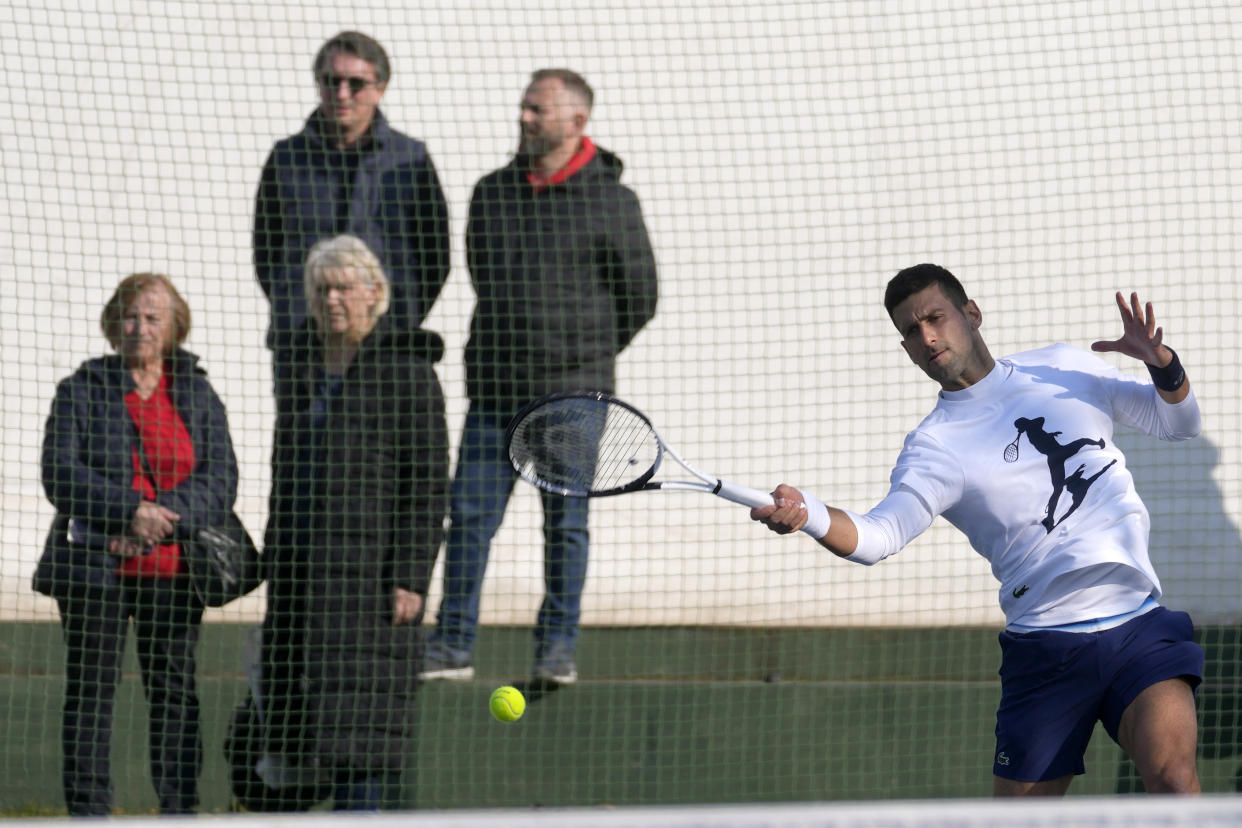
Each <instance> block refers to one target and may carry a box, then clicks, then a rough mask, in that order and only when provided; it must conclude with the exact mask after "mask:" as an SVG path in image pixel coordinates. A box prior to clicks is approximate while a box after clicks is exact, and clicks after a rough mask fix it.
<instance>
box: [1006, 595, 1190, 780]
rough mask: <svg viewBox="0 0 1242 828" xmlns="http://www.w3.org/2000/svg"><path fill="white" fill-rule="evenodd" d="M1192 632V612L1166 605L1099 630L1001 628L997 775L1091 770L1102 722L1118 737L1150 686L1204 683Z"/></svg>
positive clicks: (1033, 776) (1043, 776)
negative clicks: (1086, 759)
mask: <svg viewBox="0 0 1242 828" xmlns="http://www.w3.org/2000/svg"><path fill="white" fill-rule="evenodd" d="M1193 634H1194V625H1193V624H1191V622H1190V616H1189V615H1187V614H1186V613H1184V612H1173V611H1172V610H1167V609H1165V608H1164V607H1156V608H1155V609H1153V610H1151V611H1150V612H1146V613H1144V614H1142V615H1140V616H1138V617H1137V618H1133V619H1131V620H1129V621H1127V622H1126V623H1124V624H1122V625H1120V626H1118V627H1113V628H1112V629H1109V630H1103V631H1100V632H1063V631H1060V630H1040V631H1038V632H1029V633H1015V632H1009V631H1008V630H1006V631H1004V632H1002V633H1001V634H1000V645H1001V654H1002V655H1001V668H1000V676H1001V701H1000V707H999V708H998V709H997V711H996V753H995V755H994V758H993V765H992V772H993V773H994V774H996V775H997V776H999V777H1001V778H1002V779H1013V780H1016V781H1020V782H1043V781H1046V780H1048V779H1058V778H1060V777H1062V776H1068V775H1070V774H1081V773H1084V772H1085V771H1086V766H1085V765H1084V764H1083V755H1084V754H1085V753H1086V750H1087V742H1089V741H1090V740H1091V733H1092V731H1093V730H1095V723H1096V721H1097V720H1098V721H1100V722H1103V723H1104V728H1105V730H1107V731H1108V735H1109V736H1112V737H1113V740H1114V741H1116V739H1117V727H1118V726H1119V725H1120V723H1121V714H1122V713H1124V712H1125V709H1126V708H1127V707H1129V706H1130V702H1132V701H1134V699H1135V698H1137V697H1138V695H1139V693H1141V692H1143V691H1144V690H1146V689H1147V688H1148V687H1150V686H1152V685H1153V684H1156V683H1157V682H1160V681H1164V680H1165V679H1171V678H1184V679H1185V680H1186V681H1187V683H1188V684H1189V685H1190V686H1191V688H1197V687H1198V686H1199V682H1200V680H1201V679H1202V676H1203V649H1202V648H1201V647H1200V646H1199V645H1198V644H1196V643H1194V641H1193V640H1192V636H1193Z"/></svg>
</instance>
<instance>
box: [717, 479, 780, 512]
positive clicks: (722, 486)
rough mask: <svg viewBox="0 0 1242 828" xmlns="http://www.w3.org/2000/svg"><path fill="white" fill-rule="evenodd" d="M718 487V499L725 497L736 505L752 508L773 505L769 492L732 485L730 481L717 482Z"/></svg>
mask: <svg viewBox="0 0 1242 828" xmlns="http://www.w3.org/2000/svg"><path fill="white" fill-rule="evenodd" d="M716 485H717V489H716V491H715V492H714V494H715V495H716V496H717V497H723V498H724V499H725V500H731V501H733V502H734V503H740V504H742V505H743V506H751V507H755V506H771V505H772V495H771V493H769V492H761V491H759V490H758V489H752V488H750V487H749V486H741V485H738V484H737V483H730V482H729V481H728V480H717V481H716Z"/></svg>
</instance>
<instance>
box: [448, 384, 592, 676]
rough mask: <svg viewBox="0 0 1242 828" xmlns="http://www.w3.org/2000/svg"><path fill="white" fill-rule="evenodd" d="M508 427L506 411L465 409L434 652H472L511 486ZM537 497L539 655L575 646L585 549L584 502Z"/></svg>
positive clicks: (587, 540)
mask: <svg viewBox="0 0 1242 828" xmlns="http://www.w3.org/2000/svg"><path fill="white" fill-rule="evenodd" d="M508 424H509V412H508V411H502V410H498V409H493V408H490V407H488V406H485V405H480V404H478V403H471V404H470V410H469V411H468V412H467V413H466V424H465V428H464V429H463V431H462V437H461V448H460V450H459V453H458V457H457V474H456V476H455V477H454V479H453V503H452V511H451V517H452V523H451V525H450V527H449V531H448V539H447V542H446V545H445V553H444V598H443V600H442V601H441V602H440V613H439V616H438V617H437V619H436V631H435V633H434V636H435V639H437V640H438V641H439V642H440V643H441V644H443V645H444V646H445V647H447V648H449V649H451V650H455V651H458V652H465V653H468V652H470V651H471V650H473V648H474V642H475V638H476V636H477V634H478V625H479V594H480V592H481V591H482V588H483V573H484V572H485V571H486V569H487V555H488V551H489V549H490V547H491V543H492V538H493V537H494V536H495V534H496V531H497V530H498V529H499V528H500V523H501V521H502V520H504V516H505V508H506V507H507V506H508V503H509V495H510V494H512V492H513V484H514V482H515V481H516V480H517V473H516V472H515V471H514V470H513V467H512V466H511V465H509V458H508V455H507V454H506V452H505V427H506V426H508ZM540 495H541V499H542V501H543V538H544V551H543V577H544V590H545V594H544V599H543V604H542V605H541V606H540V608H539V616H538V618H537V619H536V622H537V623H536V626H535V641H536V642H537V644H538V646H539V647H540V648H541V649H542V647H544V646H545V645H551V644H563V645H566V646H568V648H569V649H570V651H572V650H573V647H574V643H575V641H576V640H577V638H578V619H579V617H580V615H581V609H582V587H583V584H584V583H585V581H586V571H587V555H588V547H589V544H590V538H589V535H588V532H587V514H588V508H587V500H586V498H576V497H562V496H560V495H554V494H550V493H548V492H541V493H540Z"/></svg>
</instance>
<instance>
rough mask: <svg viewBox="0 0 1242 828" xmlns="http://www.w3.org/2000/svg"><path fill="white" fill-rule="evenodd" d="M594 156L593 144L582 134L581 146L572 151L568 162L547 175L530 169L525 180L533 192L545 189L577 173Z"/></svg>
mask: <svg viewBox="0 0 1242 828" xmlns="http://www.w3.org/2000/svg"><path fill="white" fill-rule="evenodd" d="M594 157H595V144H594V143H593V142H592V141H591V139H590V138H588V137H586V136H585V135H583V136H582V146H580V147H578V151H577V152H576V153H574V157H573V158H570V159H569V163H568V164H566V165H565V166H563V167H561V168H560V169H559V170H557V171H556V172H554V173H552V174H551V175H549V176H543V175H540V174H539V173H538V172H535V171H533V170H532V171H531V172H528V173H526V180H527V181H529V182H530V185H531V186H532V187H534V188H535V192H539V191H540V190H545V189H547V188H548V187H551V186H552V185H553V184H560V183H561V182H563V181H568V180H569V178H570V176H572V175H574V174H575V173H577V172H578V171H579V170H581V169H582V168H583V167H585V166H586V165H587V164H589V163H591V159H592V158H594Z"/></svg>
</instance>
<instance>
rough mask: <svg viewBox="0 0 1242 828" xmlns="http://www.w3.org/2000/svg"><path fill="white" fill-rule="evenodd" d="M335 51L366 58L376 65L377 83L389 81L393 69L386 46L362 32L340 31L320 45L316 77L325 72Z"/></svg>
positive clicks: (315, 70) (382, 83)
mask: <svg viewBox="0 0 1242 828" xmlns="http://www.w3.org/2000/svg"><path fill="white" fill-rule="evenodd" d="M334 52H342V53H344V54H347V55H353V56H354V57H356V58H361V59H363V60H365V61H366V62H367V63H369V64H371V65H372V66H374V67H375V83H376V84H377V85H379V86H383V85H384V84H386V83H388V78H389V77H390V76H391V74H392V69H391V67H389V65H388V53H387V52H385V51H384V47H383V46H381V45H379V43H378V41H376V40H375V39H374V38H371V37H368V36H367V35H364V34H363V33H362V32H338V33H337V34H335V35H333V36H332V37H330V38H328V40H327V42H326V43H324V44H323V45H322V46H320V47H319V52H318V54H316V55H315V63H314V66H313V71H314V74H315V77H319V76H320V75H321V74H323V71H324V68H325V67H326V65H327V63H328V61H329V60H331V59H332V54H333V53H334Z"/></svg>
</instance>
